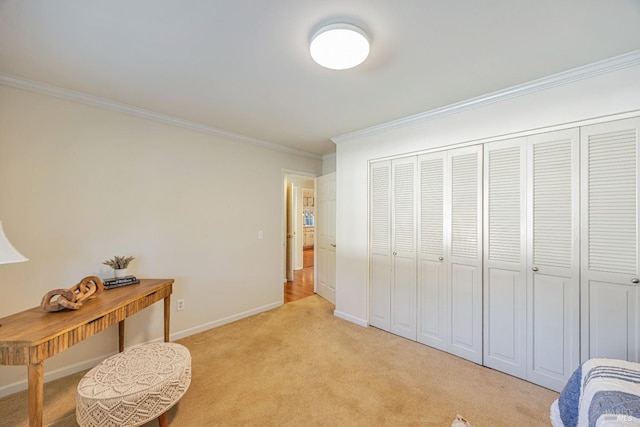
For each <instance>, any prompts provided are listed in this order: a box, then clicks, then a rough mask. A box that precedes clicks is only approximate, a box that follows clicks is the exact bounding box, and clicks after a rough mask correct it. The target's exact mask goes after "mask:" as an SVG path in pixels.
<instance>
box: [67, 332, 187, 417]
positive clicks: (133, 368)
mask: <svg viewBox="0 0 640 427" xmlns="http://www.w3.org/2000/svg"><path fill="white" fill-rule="evenodd" d="M190 384H191V354H190V353H189V350H187V348H186V347H184V346H182V345H180V344H175V343H154V344H146V345H142V346H139V347H134V348H131V349H129V350H126V351H124V352H122V353H118V354H116V355H114V356H111V357H109V358H107V359H105V360H104V361H103V362H102V363H100V364H99V365H98V366H96V367H95V368H93V369H91V370H90V371H89V372H87V373H86V374H85V376H84V377H83V378H82V379H81V380H80V383H79V384H78V392H77V394H76V420H77V422H78V424H79V425H80V426H82V427H102V426H140V425H142V424H144V423H146V422H149V421H151V420H153V419H154V418H158V417H159V416H160V415H161V414H163V413H164V412H166V411H168V410H169V409H170V408H171V407H172V406H173V405H175V404H176V403H177V402H178V400H180V398H181V397H182V395H183V394H184V393H185V392H186V391H187V389H188V388H189V385H190Z"/></svg>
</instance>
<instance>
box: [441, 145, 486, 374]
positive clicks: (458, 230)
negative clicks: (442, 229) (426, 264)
mask: <svg viewBox="0 0 640 427" xmlns="http://www.w3.org/2000/svg"><path fill="white" fill-rule="evenodd" d="M448 154H449V164H448V165H449V168H448V169H449V171H450V172H449V174H450V178H449V182H448V190H449V191H448V192H447V201H448V203H447V206H449V209H448V213H447V215H446V220H447V227H446V229H447V232H446V233H445V234H446V236H447V237H448V239H447V242H448V245H447V246H446V249H447V250H446V251H445V260H446V261H447V264H446V265H447V267H448V271H447V273H448V275H449V277H450V279H449V292H450V295H449V299H450V301H451V303H450V315H449V319H450V324H451V327H450V329H451V345H450V347H449V352H450V353H452V354H455V355H457V356H460V357H463V358H465V359H468V360H471V361H473V362H476V363H482V147H481V146H475V147H466V148H460V149H456V150H451V151H450V152H449V153H448Z"/></svg>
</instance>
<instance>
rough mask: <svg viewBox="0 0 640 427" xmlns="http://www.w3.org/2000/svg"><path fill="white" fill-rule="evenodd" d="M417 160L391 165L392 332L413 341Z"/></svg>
mask: <svg viewBox="0 0 640 427" xmlns="http://www.w3.org/2000/svg"><path fill="white" fill-rule="evenodd" d="M416 166H417V158H416V157H415V156H414V157H409V158H402V159H397V160H393V161H392V162H391V170H392V173H391V180H392V185H391V188H392V189H393V191H392V197H391V248H392V258H391V263H392V264H391V265H392V267H391V271H392V278H391V332H392V333H394V334H397V335H400V336H402V337H405V338H408V339H411V340H414V341H415V340H416V338H417V337H416V292H417V290H416V276H417V274H416V229H417V225H416V177H417V173H416Z"/></svg>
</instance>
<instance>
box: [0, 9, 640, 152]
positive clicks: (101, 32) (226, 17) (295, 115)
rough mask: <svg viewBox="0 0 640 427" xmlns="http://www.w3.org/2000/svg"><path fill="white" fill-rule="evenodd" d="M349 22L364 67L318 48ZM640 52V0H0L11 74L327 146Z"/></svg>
mask: <svg viewBox="0 0 640 427" xmlns="http://www.w3.org/2000/svg"><path fill="white" fill-rule="evenodd" d="M336 21H346V22H350V23H352V24H356V25H358V26H360V27H361V28H362V29H364V30H365V31H366V32H367V33H368V35H369V38H370V40H371V54H370V56H369V58H368V59H367V60H366V61H365V62H364V64H362V65H361V66H359V67H357V68H354V69H351V70H346V71H332V70H328V69H324V68H322V67H320V66H319V65H317V64H315V63H314V62H313V61H312V59H311V57H310V56H309V50H308V43H309V40H310V37H311V36H312V35H313V33H314V32H315V30H317V29H318V28H319V27H320V26H322V24H328V23H332V22H336ZM637 49H640V0H615V1H602V0H562V1H558V0H483V1H478V0H451V1H442V0H397V1H389V0H359V1H358V0H180V1H177V0H174V1H170V0H134V1H131V0H102V1H86V0H48V1H44V0H0V74H2V75H5V76H11V77H18V78H20V79H26V80H31V81H35V82H40V83H45V84H48V85H53V86H56V87H59V88H63V89H68V90H73V91H78V92H81V93H83V94H87V95H92V96H96V97H101V98H106V99H108V100H111V101H114V102H117V103H122V104H126V105H129V106H134V107H137V108H141V109H145V110H149V111H152V112H155V113H160V114H163V115H167V116H171V117H175V118H179V119H182V120H187V121H190V122H194V123H197V124H201V125H204V126H205V127H210V128H216V129H221V130H224V131H228V132H231V133H233V134H238V135H241V136H246V137H249V138H252V139H256V140H260V141H265V142H267V143H271V144H278V145H282V146H285V147H290V148H295V149H298V150H303V151H305V152H308V153H315V154H318V155H323V154H328V153H332V152H334V151H335V145H334V144H333V142H331V140H330V138H332V137H336V136H340V135H343V134H346V133H350V132H354V131H358V130H361V129H365V128H368V127H371V126H375V125H379V124H382V123H386V122H389V121H393V120H396V119H400V118H403V117H407V116H411V115H415V114H419V113H423V112H426V111H429V110H432V109H435V108H439V107H443V106H446V105H449V104H452V103H456V102H460V101H463V100H465V99H469V98H473V97H477V96H480V95H483V94H487V93H490V92H494V91H497V90H500V89H504V88H508V87H511V86H514V85H517V84H521V83H525V82H528V81H531V80H534V79H537V78H541V77H544V76H549V75H552V74H555V73H558V72H562V71H566V70H569V69H572V68H575V67H579V66H583V65H586V64H590V63H593V62H596V61H599V60H602V59H606V58H610V57H613V56H616V55H620V54H623V53H627V52H631V51H634V50H637ZM0 102H1V100H0Z"/></svg>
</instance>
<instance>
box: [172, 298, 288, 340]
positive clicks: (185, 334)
mask: <svg viewBox="0 0 640 427" xmlns="http://www.w3.org/2000/svg"><path fill="white" fill-rule="evenodd" d="M281 305H282V301H277V302H273V303H271V304H267V305H263V306H262V307H257V308H253V309H251V310H247V311H243V312H242V313H238V314H234V315H232V316H229V317H225V318H222V319H219V320H215V321H213V322H209V323H205V324H203V325H199V326H196V327H193V328H189V329H185V330H184V331H180V332H176V333H175V334H171V341H175V340H179V339H180V338H185V337H188V336H190V335H193V334H197V333H199V332H204V331H208V330H209V329H213V328H217V327H218V326H222V325H226V324H227V323H231V322H235V321H236V320H240V319H244V318H245V317H249V316H253V315H254V314H259V313H263V312H265V311H269V310H273V309H274V308H278V307H280V306H281Z"/></svg>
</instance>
